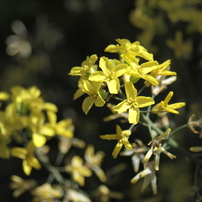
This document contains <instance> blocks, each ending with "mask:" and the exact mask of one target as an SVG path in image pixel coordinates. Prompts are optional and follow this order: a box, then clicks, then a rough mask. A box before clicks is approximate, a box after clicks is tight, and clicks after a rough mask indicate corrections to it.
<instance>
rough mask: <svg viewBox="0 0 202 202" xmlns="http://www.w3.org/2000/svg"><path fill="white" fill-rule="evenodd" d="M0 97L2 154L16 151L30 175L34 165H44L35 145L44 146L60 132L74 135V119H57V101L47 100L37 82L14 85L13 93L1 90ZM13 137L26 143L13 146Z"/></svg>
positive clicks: (7, 154) (19, 141)
mask: <svg viewBox="0 0 202 202" xmlns="http://www.w3.org/2000/svg"><path fill="white" fill-rule="evenodd" d="M0 101H1V106H2V107H1V108H2V109H1V111H0V157H1V158H10V156H11V155H12V156H14V157H18V158H20V159H22V160H23V170H24V172H25V174H26V175H30V173H31V170H32V168H35V169H40V168H41V165H40V163H39V161H38V159H37V158H36V157H35V154H34V151H35V148H39V147H42V146H44V145H45V143H46V141H47V140H49V139H50V138H52V137H54V136H56V135H60V136H64V137H67V138H72V137H73V128H72V121H71V119H64V120H62V121H59V122H57V115H56V112H57V107H56V105H54V104H53V103H49V102H45V101H44V100H43V98H42V97H41V92H40V90H39V89H38V88H37V87H36V86H32V87H30V88H28V89H25V88H23V87H22V86H14V87H12V88H11V93H7V92H0ZM46 117H47V118H46ZM12 141H16V142H17V143H18V145H22V147H12V148H10V146H9V143H10V142H12ZM24 145H25V148H24Z"/></svg>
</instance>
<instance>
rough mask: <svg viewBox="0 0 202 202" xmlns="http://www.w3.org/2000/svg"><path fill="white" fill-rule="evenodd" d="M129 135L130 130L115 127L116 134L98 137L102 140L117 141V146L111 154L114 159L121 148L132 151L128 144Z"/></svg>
mask: <svg viewBox="0 0 202 202" xmlns="http://www.w3.org/2000/svg"><path fill="white" fill-rule="evenodd" d="M130 135H131V131H130V130H123V131H122V129H121V127H120V126H119V125H116V134H110V135H100V138H101V139H103V140H117V141H118V142H117V144H116V146H115V148H114V150H113V152H112V156H113V157H114V158H116V157H117V156H118V154H119V152H120V151H121V148H122V147H123V145H124V147H125V148H127V149H130V150H131V149H132V146H131V144H130V142H129V141H128V138H129V137H130Z"/></svg>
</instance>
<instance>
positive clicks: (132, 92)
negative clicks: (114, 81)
mask: <svg viewBox="0 0 202 202" xmlns="http://www.w3.org/2000/svg"><path fill="white" fill-rule="evenodd" d="M125 90H126V96H127V98H128V99H131V98H132V99H135V98H136V97H137V90H136V88H135V87H134V85H133V84H132V83H131V82H127V83H125Z"/></svg>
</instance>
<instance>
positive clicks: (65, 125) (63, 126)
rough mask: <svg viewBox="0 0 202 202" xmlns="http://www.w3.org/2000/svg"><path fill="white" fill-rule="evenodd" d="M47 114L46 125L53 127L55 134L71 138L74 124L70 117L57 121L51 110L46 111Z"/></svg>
mask: <svg viewBox="0 0 202 202" xmlns="http://www.w3.org/2000/svg"><path fill="white" fill-rule="evenodd" d="M47 116H48V120H49V122H48V123H47V124H46V126H50V127H51V128H53V129H54V130H55V134H57V135H63V136H65V137H68V138H72V137H73V136H74V134H73V131H74V126H73V124H72V120H71V119H70V118H69V119H63V120H61V121H59V122H57V115H56V114H55V113H54V112H51V111H49V112H47Z"/></svg>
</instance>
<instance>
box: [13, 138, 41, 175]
mask: <svg viewBox="0 0 202 202" xmlns="http://www.w3.org/2000/svg"><path fill="white" fill-rule="evenodd" d="M34 149H35V147H34V144H33V142H32V141H30V142H29V143H28V145H27V148H26V149H25V148H21V147H13V148H12V150H11V154H12V155H13V156H15V157H18V158H21V159H23V162H22V165H23V170H24V172H25V174H26V175H30V173H31V170H32V167H33V168H35V169H41V165H40V163H39V161H38V160H37V158H36V157H35V156H34Z"/></svg>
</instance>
